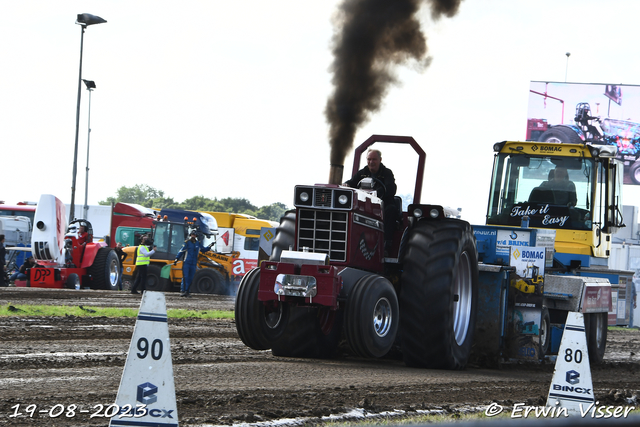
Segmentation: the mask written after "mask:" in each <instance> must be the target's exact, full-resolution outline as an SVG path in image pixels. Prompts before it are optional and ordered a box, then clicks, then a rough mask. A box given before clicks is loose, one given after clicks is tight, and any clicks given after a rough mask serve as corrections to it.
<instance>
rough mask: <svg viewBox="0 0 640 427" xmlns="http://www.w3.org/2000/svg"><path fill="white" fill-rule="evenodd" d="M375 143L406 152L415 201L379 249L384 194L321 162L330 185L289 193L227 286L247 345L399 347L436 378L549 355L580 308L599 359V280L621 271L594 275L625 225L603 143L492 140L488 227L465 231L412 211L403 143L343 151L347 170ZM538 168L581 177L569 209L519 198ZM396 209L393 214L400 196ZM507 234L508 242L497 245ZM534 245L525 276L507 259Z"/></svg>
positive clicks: (602, 313)
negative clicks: (283, 209) (256, 260)
mask: <svg viewBox="0 0 640 427" xmlns="http://www.w3.org/2000/svg"><path fill="white" fill-rule="evenodd" d="M376 142H380V143H397V144H409V145H410V146H411V147H412V148H413V149H414V151H415V152H416V153H417V154H418V170H417V174H416V185H415V189H414V197H413V203H412V204H410V205H409V206H408V209H407V211H406V212H401V214H400V215H398V218H399V221H398V223H397V224H395V235H394V239H393V245H392V248H391V250H390V252H389V253H388V254H386V256H385V253H384V231H383V230H384V226H383V224H384V218H383V212H384V206H383V202H382V200H381V198H382V197H383V196H384V195H383V194H381V193H382V192H384V191H385V189H384V188H383V186H378V190H377V191H373V190H372V188H373V187H374V185H373V184H372V182H370V180H363V181H362V182H361V183H360V184H359V187H360V188H358V189H353V188H349V187H344V186H341V185H340V183H341V182H342V172H341V166H338V167H335V166H332V170H331V172H330V178H329V182H330V183H329V184H326V185H320V184H316V185H298V186H296V187H295V196H294V206H295V210H293V211H289V212H287V213H286V215H285V216H284V217H283V218H282V219H281V223H280V225H279V227H278V228H277V230H276V236H275V239H273V242H272V251H271V254H270V259H269V260H268V261H267V260H265V261H263V262H262V263H261V264H260V266H259V267H258V268H256V269H253V270H251V271H250V272H249V273H248V274H247V275H245V277H244V278H243V280H242V281H241V283H240V286H239V289H238V294H237V298H236V306H235V317H236V327H237V330H238V334H239V336H240V338H241V339H242V341H243V342H244V343H245V344H246V345H247V346H249V347H251V348H253V349H256V350H265V349H271V351H272V353H273V354H274V355H276V356H288V357H314V358H328V357H332V356H334V355H335V354H336V352H337V349H338V344H339V343H340V341H341V339H343V338H344V339H345V341H346V343H347V344H348V346H349V348H350V350H351V352H352V353H353V354H355V355H356V356H359V357H365V358H377V357H383V356H385V355H387V354H389V352H390V351H391V350H392V349H398V350H400V352H401V354H402V358H403V359H404V362H405V363H406V364H407V365H408V366H414V367H424V368H438V369H462V368H464V367H465V366H466V365H467V363H468V361H469V359H470V358H471V357H473V358H474V360H478V361H479V362H480V363H484V364H488V365H491V364H494V363H497V362H501V361H505V360H512V359H524V360H533V361H539V360H542V359H544V357H545V356H546V355H551V354H553V353H554V352H556V353H557V351H558V346H559V336H558V335H561V334H562V329H563V326H564V323H565V321H566V317H567V313H568V312H569V311H579V312H583V313H586V314H588V316H586V319H587V322H586V323H587V336H588V342H589V351H590V355H592V354H593V356H592V359H591V360H592V362H598V361H601V360H602V357H603V355H604V348H605V346H606V327H607V323H606V319H607V312H608V311H609V310H610V308H611V285H610V283H618V281H619V280H621V277H623V276H625V275H627V274H629V273H630V272H616V271H610V270H608V269H607V268H606V266H602V264H603V262H602V260H603V259H605V258H606V257H608V255H609V252H608V250H609V249H610V235H611V233H612V232H613V231H614V230H615V229H616V228H617V227H620V226H623V225H622V218H621V217H620V215H619V212H620V210H619V209H618V207H621V206H622V202H621V200H620V195H621V190H620V189H621V179H620V177H621V174H622V165H621V164H620V163H619V162H618V161H616V160H615V152H614V151H615V147H611V146H595V145H594V146H592V145H585V144H549V143H539V142H538V143H520V142H505V143H500V144H496V146H495V147H494V150H495V151H496V155H495V164H494V172H493V178H492V188H491V193H490V204H489V212H488V214H487V225H485V226H478V227H472V226H471V225H470V224H469V223H468V222H466V221H463V220H459V219H455V218H451V217H449V216H448V215H446V213H445V209H444V208H443V207H442V206H439V205H429V204H421V203H420V195H421V192H422V177H423V173H424V165H425V157H426V155H425V153H424V151H423V150H422V149H421V148H420V146H419V145H418V144H417V143H416V141H415V140H414V139H413V138H411V137H401V136H384V135H374V136H372V137H371V138H369V139H368V140H367V141H365V142H364V143H363V144H362V145H360V146H359V147H358V148H357V149H356V151H355V155H354V166H353V173H354V174H355V172H356V171H357V170H358V169H359V167H358V166H359V162H360V158H361V155H362V153H363V151H364V150H365V149H367V148H368V147H370V146H371V145H373V144H374V143H376ZM534 144H537V145H536V146H535V147H534ZM540 165H543V166H544V168H543V169H544V172H545V173H546V172H547V171H546V169H549V168H552V167H568V168H569V169H570V170H571V171H573V173H572V174H571V177H572V178H578V177H580V183H578V186H577V187H578V201H577V204H576V205H574V206H569V205H568V204H564V205H561V204H557V203H556V201H543V200H535V199H531V198H530V197H531V196H530V193H532V192H533V194H537V193H540V192H539V191H538V192H535V191H533V190H534V189H535V188H537V187H538V186H541V185H542V181H543V180H544V179H546V175H545V178H542V173H543V170H542V169H540ZM525 178H526V179H525ZM534 178H535V179H537V181H536V180H534ZM525 193H526V196H525ZM516 195H517V197H516ZM396 205H397V208H398V210H399V211H401V206H402V202H401V200H399V198H398V197H396ZM523 212H526V213H527V215H524V214H522V213H523ZM524 216H526V218H524ZM565 217H566V218H565ZM553 218H556V219H557V218H564V221H562V222H561V221H560V220H551V219H553ZM529 224H531V227H538V228H539V229H540V230H542V231H540V232H539V233H538V232H537V230H536V229H535V228H528V227H529ZM505 233H506V235H507V236H516V237H513V239H511V240H509V238H505V239H501V238H502V237H504V235H505ZM556 233H557V234H556ZM550 235H551V243H549V238H550ZM517 236H520V237H517ZM476 239H477V240H476ZM545 239H546V240H545ZM514 242H515V243H514ZM540 242H543V243H544V244H546V245H547V248H549V247H550V249H547V248H545V249H544V252H545V253H548V254H549V255H550V257H551V258H550V260H551V259H552V260H553V262H552V263H551V261H549V264H551V266H550V267H548V268H547V270H546V273H545V272H544V267H545V266H546V265H547V263H546V261H545V259H544V256H543V260H542V265H541V266H535V268H533V267H534V266H533V265H531V266H530V267H531V268H527V269H526V272H521V271H518V270H517V269H516V268H515V267H514V266H513V265H511V254H512V253H514V254H515V253H516V252H515V251H516V250H519V251H522V249H523V248H524V249H527V247H529V248H530V249H532V251H529V252H533V249H537V248H538V245H539V244H540ZM607 247H609V249H607ZM518 253H521V252H518ZM479 256H480V258H479ZM527 272H528V273H527ZM558 331H559V332H558ZM552 335H553V337H552ZM552 338H553V339H552Z"/></svg>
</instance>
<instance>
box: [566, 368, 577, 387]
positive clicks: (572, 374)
mask: <svg viewBox="0 0 640 427" xmlns="http://www.w3.org/2000/svg"><path fill="white" fill-rule="evenodd" d="M566 380H567V382H568V383H569V384H571V385H573V384H578V383H579V382H580V373H578V372H576V371H567V377H566Z"/></svg>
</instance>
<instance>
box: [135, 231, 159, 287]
mask: <svg viewBox="0 0 640 427" xmlns="http://www.w3.org/2000/svg"><path fill="white" fill-rule="evenodd" d="M151 245H153V241H152V240H151V239H149V238H148V237H146V236H145V237H144V238H143V239H142V244H141V245H140V246H138V249H137V250H136V252H137V254H136V270H137V271H138V273H137V275H136V280H135V281H134V282H133V287H132V288H131V293H132V294H139V293H140V292H138V286H140V290H141V291H142V292H144V290H145V288H146V285H147V270H148V268H149V263H150V262H151V255H153V254H155V253H156V247H155V246H153V249H151Z"/></svg>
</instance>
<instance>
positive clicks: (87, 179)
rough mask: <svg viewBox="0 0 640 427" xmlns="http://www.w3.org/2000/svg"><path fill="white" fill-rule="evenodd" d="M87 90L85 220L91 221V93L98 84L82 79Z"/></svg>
mask: <svg viewBox="0 0 640 427" xmlns="http://www.w3.org/2000/svg"><path fill="white" fill-rule="evenodd" d="M82 81H83V82H84V84H85V86H87V90H88V91H89V113H88V119H87V128H88V131H87V170H86V175H85V176H86V178H85V181H84V215H83V216H82V217H83V218H84V219H89V216H88V215H89V142H90V141H91V92H93V90H94V89H95V88H96V83H95V82H94V81H92V80H85V79H82Z"/></svg>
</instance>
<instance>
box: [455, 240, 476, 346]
mask: <svg viewBox="0 0 640 427" xmlns="http://www.w3.org/2000/svg"><path fill="white" fill-rule="evenodd" d="M471 272H472V266H471V259H470V257H469V253H468V252H463V253H462V254H461V255H460V261H459V264H458V271H457V272H456V273H457V274H456V282H455V284H454V289H453V292H454V296H453V333H454V336H455V339H456V343H458V345H462V344H463V343H464V341H465V339H466V337H467V334H468V333H469V324H470V323H471V306H472V302H473V281H472V274H471Z"/></svg>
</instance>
